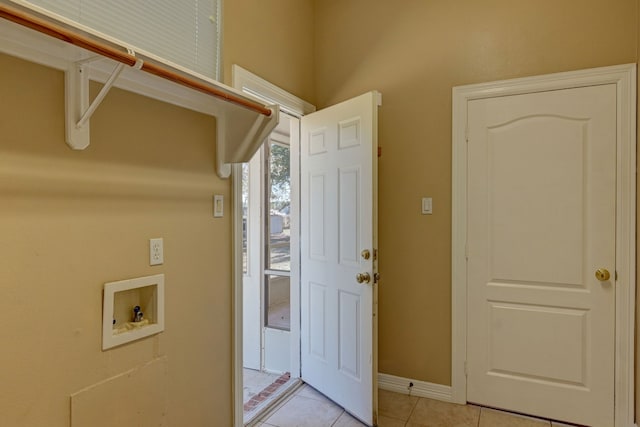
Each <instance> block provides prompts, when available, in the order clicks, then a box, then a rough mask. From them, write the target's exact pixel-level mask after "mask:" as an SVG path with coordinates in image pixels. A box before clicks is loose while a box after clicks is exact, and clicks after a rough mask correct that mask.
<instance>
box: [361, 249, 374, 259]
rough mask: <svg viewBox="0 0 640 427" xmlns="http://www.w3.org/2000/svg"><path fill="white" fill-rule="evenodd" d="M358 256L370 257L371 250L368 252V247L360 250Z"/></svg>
mask: <svg viewBox="0 0 640 427" xmlns="http://www.w3.org/2000/svg"><path fill="white" fill-rule="evenodd" d="M360 256H362V258H364V259H369V258H371V252H369V249H365V250H363V251H362V252H360Z"/></svg>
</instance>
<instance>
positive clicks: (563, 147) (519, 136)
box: [467, 85, 616, 426]
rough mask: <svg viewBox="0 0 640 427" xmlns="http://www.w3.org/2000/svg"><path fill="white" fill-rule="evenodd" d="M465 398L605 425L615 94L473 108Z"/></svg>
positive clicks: (577, 92)
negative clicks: (603, 275)
mask: <svg viewBox="0 0 640 427" xmlns="http://www.w3.org/2000/svg"><path fill="white" fill-rule="evenodd" d="M468 120H469V121H468V126H469V142H468V159H469V163H468V179H469V182H468V191H469V193H468V203H469V206H468V207H469V213H468V221H469V222H468V254H469V257H468V343H467V345H468V348H467V351H468V354H467V363H468V381H467V388H468V389H467V397H468V400H469V401H470V402H474V403H478V404H483V405H487V406H492V407H498V408H504V409H508V410H512V411H516V412H523V413H527V414H532V415H537V416H542V417H546V418H551V419H558V420H562V421H568V422H573V423H578V424H585V425H592V426H611V425H613V404H614V395H613V390H614V338H615V330H614V326H615V311H614V308H615V307H614V304H615V288H614V280H613V278H611V279H610V280H607V281H604V282H600V281H598V280H597V279H596V277H595V276H594V272H595V271H596V270H597V269H598V268H606V269H608V270H609V271H610V272H611V274H612V276H613V275H614V274H615V272H614V269H615V201H616V199H615V197H616V87H615V85H602V86H592V87H584V88H576V89H566V90H558V91H551V92H539V93H530V94H522V95H515V96H505V97H499V98H489V99H481V100H473V101H470V102H469V103H468Z"/></svg>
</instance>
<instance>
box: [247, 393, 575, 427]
mask: <svg viewBox="0 0 640 427" xmlns="http://www.w3.org/2000/svg"><path fill="white" fill-rule="evenodd" d="M378 410H379V414H380V416H379V420H378V421H379V422H378V426H379V427H552V426H553V427H561V426H563V427H570V426H566V425H565V424H560V423H555V422H554V423H552V422H549V421H546V420H539V419H535V418H529V417H523V416H520V415H514V414H509V413H507V412H502V411H496V410H493V409H488V408H481V407H479V406H474V405H455V404H452V403H445V402H440V401H437V400H431V399H426V398H422V397H415V396H406V395H403V394H398V393H392V392H390V391H386V390H380V392H379V405H378ZM256 425H257V426H261V427H361V426H363V424H362V423H360V422H359V421H357V420H356V419H354V418H353V417H351V416H350V415H349V414H347V413H346V412H345V411H344V410H343V409H342V408H340V407H339V406H337V405H336V404H334V403H333V402H332V401H330V400H329V399H327V398H326V397H324V396H323V395H322V394H320V393H318V392H317V391H316V390H314V389H313V388H311V387H310V386H308V385H304V386H303V387H301V388H300V389H298V390H297V391H296V392H295V393H294V394H293V395H292V396H291V397H290V398H289V399H288V400H285V402H283V403H282V404H281V405H280V407H279V408H277V409H276V410H275V412H272V413H271V414H269V415H267V416H265V417H263V418H262V419H261V420H260V422H258V423H257V424H256Z"/></svg>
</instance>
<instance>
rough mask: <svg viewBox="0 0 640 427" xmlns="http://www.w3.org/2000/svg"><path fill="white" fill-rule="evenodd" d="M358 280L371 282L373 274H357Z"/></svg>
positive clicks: (359, 281)
mask: <svg viewBox="0 0 640 427" xmlns="http://www.w3.org/2000/svg"><path fill="white" fill-rule="evenodd" d="M356 281H357V282H358V283H369V282H370V281H371V276H370V275H369V273H358V274H356Z"/></svg>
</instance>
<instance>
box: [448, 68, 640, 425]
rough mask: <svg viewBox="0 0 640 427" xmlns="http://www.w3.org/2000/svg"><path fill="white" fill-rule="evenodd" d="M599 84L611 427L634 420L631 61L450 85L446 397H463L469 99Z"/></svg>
mask: <svg viewBox="0 0 640 427" xmlns="http://www.w3.org/2000/svg"><path fill="white" fill-rule="evenodd" d="M600 84H615V85H616V87H617V106H616V107H617V120H618V123H617V135H618V137H617V161H616V166H617V171H616V174H617V184H616V193H617V194H616V273H617V281H616V285H615V286H616V302H615V307H616V308H615V310H616V319H615V325H616V332H615V334H616V337H615V346H616V348H615V354H616V356H615V402H614V405H615V427H629V426H632V425H633V422H634V421H633V417H634V386H635V385H634V360H635V358H634V355H635V349H634V345H635V344H634V338H635V335H634V332H635V293H636V283H635V280H636V279H635V268H636V255H635V254H636V240H635V233H636V230H635V228H636V225H635V221H636V64H627V65H619V66H612V67H602V68H595V69H589V70H581V71H572V72H565V73H557V74H550V75H543V76H537V77H526V78H521V79H513V80H506V81H498V82H492V83H483V84H476V85H468V86H459V87H455V88H453V129H452V137H453V138H452V148H453V152H452V192H453V194H452V242H451V243H452V271H451V275H452V276H451V278H452V301H451V302H452V307H451V315H452V348H451V352H452V369H451V385H452V400H453V401H454V402H456V403H466V400H467V395H466V389H467V379H466V373H465V372H466V353H467V349H466V347H467V265H466V242H467V102H468V101H470V100H473V99H483V98H492V97H498V96H508V95H515V94H523V93H533V92H541V91H549V90H558V89H568V88H576V87H584V86H593V85H600Z"/></svg>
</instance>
